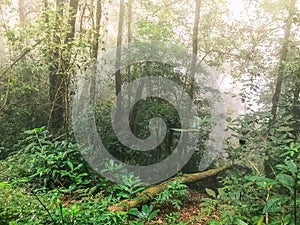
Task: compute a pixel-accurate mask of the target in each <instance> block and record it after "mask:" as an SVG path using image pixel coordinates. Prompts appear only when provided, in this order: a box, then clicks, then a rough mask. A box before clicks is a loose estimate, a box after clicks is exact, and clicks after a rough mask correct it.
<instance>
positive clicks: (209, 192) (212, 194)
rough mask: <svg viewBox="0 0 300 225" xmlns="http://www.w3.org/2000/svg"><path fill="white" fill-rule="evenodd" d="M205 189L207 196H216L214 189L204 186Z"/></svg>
mask: <svg viewBox="0 0 300 225" xmlns="http://www.w3.org/2000/svg"><path fill="white" fill-rule="evenodd" d="M205 191H206V193H207V194H208V195H209V196H211V197H213V198H216V197H217V194H216V192H215V191H214V190H212V189H209V188H205Z"/></svg>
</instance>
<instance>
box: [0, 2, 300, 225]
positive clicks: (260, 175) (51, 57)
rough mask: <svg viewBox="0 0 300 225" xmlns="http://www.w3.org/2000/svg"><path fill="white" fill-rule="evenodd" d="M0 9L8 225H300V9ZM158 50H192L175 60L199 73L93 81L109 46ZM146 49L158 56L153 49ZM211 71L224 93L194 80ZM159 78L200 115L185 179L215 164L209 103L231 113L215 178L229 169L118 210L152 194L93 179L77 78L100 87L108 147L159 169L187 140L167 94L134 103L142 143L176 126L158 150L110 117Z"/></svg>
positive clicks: (159, 66)
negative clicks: (78, 135)
mask: <svg viewBox="0 0 300 225" xmlns="http://www.w3.org/2000/svg"><path fill="white" fill-rule="evenodd" d="M241 2H243V3H241ZM119 3H120V4H119ZM238 6H239V7H238ZM0 12H1V20H0V225H2V224H3V225H6V224H8V225H14V224H16V225H17V224H26V225H30V224H32V225H33V224H53V225H55V224H80V225H89V224H95V225H96V224H97V225H101V224H103V225H104V224H116V225H119V224H174V225H175V224H210V225H233V224H234V225H235V224H236V225H247V224H249V225H250V224H255V225H256V224H257V225H263V224H270V225H298V224H299V223H300V213H299V211H300V210H299V209H300V192H299V190H300V48H299V46H300V45H299V43H300V39H299V30H300V29H299V26H300V12H299V1H297V0H274V1H271V0H256V1H253V0H245V1H233V0H228V1H227V0H221V1H220V0H202V1H200V0H196V1H192V0H186V1H171V0H165V1H154V0H146V1H144V0H143V1H140V0H136V1H134V0H120V1H119V2H117V3H116V2H115V1H111V0H97V1H95V0H89V1H83V0H68V1H63V0H55V1H54V0H42V1H32V0H19V1H18V2H16V1H6V0H5V1H0ZM154 40H160V41H166V42H168V43H172V44H174V46H180V47H184V48H183V49H186V50H187V51H189V52H193V54H194V55H193V57H195V58H193V57H190V58H189V57H186V56H187V55H185V54H184V53H183V52H180V51H178V52H176V50H178V49H173V50H174V52H176V54H177V55H182V56H184V57H185V58H184V57H183V58H182V59H181V60H182V61H189V62H190V61H191V68H178V67H176V66H175V65H168V64H167V63H162V62H153V61H147V60H145V61H138V62H135V63H134V64H132V65H128V66H126V67H124V68H121V69H119V70H118V71H116V72H115V74H109V75H107V76H105V75H103V76H101V77H100V78H97V79H99V80H97V79H96V78H95V77H94V76H91V74H89V73H90V70H91V68H94V67H93V65H94V66H95V62H96V60H97V59H99V58H101V57H100V56H101V55H102V54H104V53H105V52H107V51H108V49H109V48H111V47H120V48H121V47H122V46H128V45H130V44H131V43H135V44H137V45H138V44H141V43H143V42H145V43H150V42H149V41H154ZM141 46H142V45H141ZM145 46H146V47H145V48H148V49H143V50H144V51H143V52H144V54H145V55H144V58H147V56H148V55H149V54H148V53H149V52H151V50H153V49H151V47H152V46H151V45H145ZM180 49H181V48H180ZM181 50H182V49H181ZM119 53H120V52H119ZM160 53H161V54H163V53H164V52H163V50H161V52H160ZM136 54H137V53H136V52H132V53H131V54H130V56H131V57H135V56H136ZM116 55H117V56H116V60H115V61H116V62H113V64H114V65H117V64H118V54H116ZM119 57H120V58H119V60H124V58H123V59H122V57H121V54H120V55H119ZM101 60H102V61H103V62H102V63H103V65H107V64H109V63H111V62H106V59H103V58H101ZM170 60H172V59H170ZM174 60H175V61H176V60H177V59H174ZM105 63H106V64H105ZM119 63H120V62H119ZM97 65H98V64H97V63H96V66H95V67H97ZM198 65H200V67H199V68H201V69H200V70H201V71H197V70H196V69H195V68H196V67H197V66H198ZM208 66H209V67H208ZM116 67H117V66H116ZM97 69H100V70H101V69H103V68H97ZM210 73H212V74H214V75H215V77H214V78H215V79H214V80H212V81H210V82H211V83H213V84H214V86H216V87H219V89H220V90H217V88H216V89H214V88H210V89H209V88H206V89H205V88H203V85H202V83H201V82H202V81H200V82H199V80H197V79H200V78H203V77H202V76H200V75H203V74H204V75H207V74H210ZM149 76H153V77H161V78H166V79H168V80H169V81H170V82H171V81H172V82H175V83H176V84H178V85H179V86H180V87H181V88H183V90H184V91H185V92H186V93H188V96H189V97H191V98H193V100H194V101H193V103H194V104H195V106H196V107H195V108H196V111H197V114H198V116H196V117H195V118H194V124H193V132H195V134H196V136H197V137H200V138H199V141H198V142H197V146H196V151H195V153H194V154H193V156H192V157H191V159H190V160H189V162H188V163H187V164H186V165H185V166H184V167H183V168H182V169H181V170H180V171H179V173H178V174H176V175H174V176H178V177H180V176H182V175H183V174H184V173H195V172H199V168H200V162H201V160H202V159H203V158H204V156H205V153H206V152H208V151H211V150H215V149H210V147H211V146H209V145H208V144H207V143H209V142H213V141H214V140H213V138H212V131H213V128H214V126H216V124H214V123H213V122H214V121H213V118H212V117H213V116H212V114H213V112H211V101H216V102H218V103H222V104H223V103H224V105H225V109H224V111H225V112H224V114H222V117H220V118H218V120H225V119H226V126H227V127H226V132H225V134H224V132H223V131H220V134H221V135H220V136H222V137H220V138H221V139H222V138H223V134H224V136H226V140H223V145H222V146H221V147H220V148H221V150H220V149H217V150H220V152H221V153H220V155H221V157H219V158H216V159H215V158H214V159H215V160H211V161H213V163H211V164H210V165H209V167H206V168H205V169H208V168H214V167H218V166H223V165H230V169H228V170H226V171H225V172H222V173H220V174H219V175H218V176H214V177H212V178H209V179H206V180H204V181H203V180H201V181H197V182H195V183H193V184H191V185H189V186H187V184H185V183H184V182H183V181H182V180H177V181H173V182H170V183H169V184H168V185H167V186H166V188H165V190H163V191H161V192H160V193H159V194H157V195H156V196H155V197H154V198H153V199H151V201H147V202H145V203H143V204H142V205H140V206H138V207H131V208H128V210H121V211H112V210H110V206H112V205H114V204H116V203H118V202H120V201H122V200H126V199H128V200H133V201H134V200H136V199H137V198H138V197H139V196H140V195H141V194H142V193H143V191H145V190H147V188H149V187H148V186H147V185H145V184H144V183H143V182H142V181H141V180H140V179H141V178H139V177H137V176H136V175H134V174H132V173H130V172H128V171H126V170H124V169H123V168H122V165H119V164H117V163H116V162H115V161H108V162H106V169H105V172H106V173H110V174H112V175H114V174H116V173H115V172H116V171H122V173H121V174H118V176H120V177H119V178H121V180H122V184H118V183H114V182H113V181H111V180H109V179H107V178H105V177H102V176H100V175H99V174H98V173H96V172H95V170H93V168H91V166H90V165H89V164H88V162H87V161H86V160H85V159H84V156H83V155H82V154H81V149H80V146H79V145H78V143H76V140H75V135H74V133H73V130H72V128H73V127H72V120H73V117H72V113H71V112H72V100H73V97H74V95H75V94H76V93H77V91H78V86H79V85H78V80H80V78H82V77H84V79H86V80H89V81H91V82H95V83H97V82H98V83H99V87H97V88H98V89H97V88H96V87H94V86H92V88H91V89H90V90H88V91H89V93H90V94H91V95H94V96H93V97H95V98H94V99H93V101H94V102H93V104H94V105H93V106H94V108H93V110H94V113H95V124H96V127H97V130H98V133H99V136H100V137H101V139H102V140H103V144H104V145H105V147H106V148H107V149H108V150H109V152H110V153H111V154H113V155H114V156H115V158H116V159H118V160H120V161H122V162H125V163H128V164H130V165H135V166H147V165H152V164H155V163H158V162H161V161H163V160H164V159H166V158H167V157H168V156H169V155H170V154H171V153H172V152H173V150H174V149H175V148H176V146H177V145H178V143H179V142H180V137H181V136H180V135H181V134H182V133H184V132H187V130H184V129H182V127H181V122H182V121H180V117H179V113H178V112H177V111H176V109H175V107H174V106H172V104H170V103H169V102H168V101H166V100H164V99H162V98H159V97H147V98H144V99H142V100H139V101H138V102H137V103H136V104H134V105H133V106H132V109H131V112H130V115H129V118H128V120H129V126H130V129H131V131H132V133H133V134H134V135H135V136H136V137H137V138H140V139H146V138H147V137H148V136H149V135H151V130H150V129H149V121H150V120H151V119H152V118H155V117H159V118H161V119H163V120H164V122H165V123H166V125H167V131H166V136H165V139H164V140H163V142H162V143H161V144H160V145H159V146H157V147H156V148H155V149H152V150H151V151H148V152H143V151H136V150H133V149H131V148H130V147H127V146H125V145H124V144H123V143H121V142H120V140H118V138H117V136H116V135H115V133H114V130H113V126H112V118H111V111H112V109H113V108H114V107H115V100H116V96H117V94H118V92H119V91H120V90H119V89H121V90H122V88H124V86H125V85H126V84H127V83H129V82H131V81H136V80H139V79H140V78H145V77H149ZM204 77H205V76H204ZM93 85H95V84H94V83H93ZM93 88H94V89H93ZM140 90H141V92H143V91H144V92H147V91H149V90H146V88H144V87H141V88H140ZM96 91H99V93H97V94H96V93H95V92H96ZM152 91H153V90H152ZM158 91H159V90H157V92H158ZM154 92H155V91H154ZM149 93H150V91H149ZM174 93H175V94H174ZM174 93H173V92H172V93H171V94H173V95H174V96H175V97H176V98H177V97H178V98H180V97H181V96H176V92H174ZM207 93H208V94H210V95H211V96H212V98H211V99H209V98H208V97H207V96H206V95H205V94H207ZM171 94H170V95H171ZM140 95H141V93H135V94H133V95H130V97H132V98H137V99H138V98H139V97H140ZM220 96H221V97H222V96H223V97H224V98H221V97H220ZM220 99H221V100H220ZM189 109H190V108H189ZM156 135H157V137H158V136H159V135H160V134H159V133H157V134H156ZM224 139H225V138H224ZM212 152H213V151H212ZM173 163H174V165H177V164H176V163H178V162H173ZM200 169H201V168H200ZM98 172H99V171H98ZM157 173H160V171H158V172H157ZM192 189H194V190H192ZM195 193H197V194H195ZM193 194H194V196H193ZM193 197H194V198H193ZM195 199H196V200H195ZM125 207H128V206H125ZM189 207H190V208H189ZM186 209H187V210H188V212H186V211H185V210H186ZM187 215H188V216H187Z"/></svg>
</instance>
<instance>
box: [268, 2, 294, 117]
mask: <svg viewBox="0 0 300 225" xmlns="http://www.w3.org/2000/svg"><path fill="white" fill-rule="evenodd" d="M295 7H296V0H291V1H290V6H289V15H288V18H287V22H286V24H285V30H284V39H283V44H282V47H281V51H280V59H279V68H278V75H277V81H276V86H275V91H274V94H273V98H272V108H271V113H272V115H273V120H276V115H277V110H278V103H279V98H280V94H281V88H282V82H283V78H284V73H285V71H284V70H285V63H286V60H287V54H288V42H289V39H290V37H291V28H292V24H293V15H294V13H295Z"/></svg>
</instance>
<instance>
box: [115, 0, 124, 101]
mask: <svg viewBox="0 0 300 225" xmlns="http://www.w3.org/2000/svg"><path fill="white" fill-rule="evenodd" d="M124 11H125V6H124V0H120V9H119V24H118V37H117V52H116V63H115V68H116V69H117V71H116V74H115V83H116V96H117V95H118V94H119V93H120V91H121V87H122V79H121V71H120V65H121V53H122V52H121V47H122V38H123V24H124Z"/></svg>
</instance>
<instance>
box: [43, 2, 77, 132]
mask: <svg viewBox="0 0 300 225" xmlns="http://www.w3.org/2000/svg"><path fill="white" fill-rule="evenodd" d="M45 3H46V1H45ZM78 3H79V0H70V2H69V7H70V10H71V12H70V19H69V25H70V27H71V30H70V31H69V32H68V33H67V35H66V38H65V40H63V41H61V37H60V33H59V26H60V23H61V20H62V19H63V17H64V14H63V6H64V1H63V0H57V1H56V7H57V13H58V14H57V16H56V21H55V23H56V29H57V31H58V32H57V33H54V34H50V35H53V41H54V43H55V44H56V45H58V46H60V45H63V46H64V47H63V48H62V49H60V48H58V47H57V48H55V49H54V50H53V51H51V52H50V57H51V59H50V66H49V84H50V89H49V96H50V104H51V109H50V116H49V125H48V126H49V129H50V130H53V131H57V130H59V129H62V128H64V129H65V131H66V132H67V131H68V126H69V124H68V118H69V115H68V114H69V113H68V108H69V85H70V82H71V81H70V79H71V71H70V70H71V67H72V65H71V62H70V61H71V49H72V41H73V39H74V37H75V24H76V15H77V10H78ZM44 5H45V4H44ZM46 18H47V17H46ZM48 22H49V21H48Z"/></svg>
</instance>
